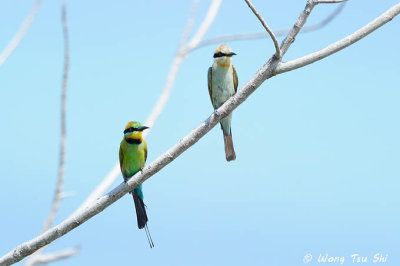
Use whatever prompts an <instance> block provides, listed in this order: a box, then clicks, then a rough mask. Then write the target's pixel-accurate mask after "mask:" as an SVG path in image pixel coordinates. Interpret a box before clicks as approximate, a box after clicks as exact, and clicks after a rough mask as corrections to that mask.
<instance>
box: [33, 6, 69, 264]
mask: <svg viewBox="0 0 400 266" xmlns="http://www.w3.org/2000/svg"><path fill="white" fill-rule="evenodd" d="M61 21H62V26H63V33H64V74H63V82H62V89H61V108H60V109H61V110H60V120H61V130H60V154H59V165H58V178H57V184H56V190H55V193H54V198H53V203H52V206H51V210H50V213H49V215H48V217H47V219H46V221H45V223H44V227H43V232H46V231H47V230H48V229H49V228H50V227H51V225H52V223H53V221H54V218H55V216H56V214H57V211H58V208H59V206H60V202H61V198H62V196H63V193H62V191H63V187H64V175H65V149H66V108H67V105H66V100H67V89H68V71H69V38H68V24H67V10H66V7H65V4H64V5H63V6H62V11H61ZM43 251H44V248H41V249H39V250H38V251H37V252H35V253H34V254H33V255H32V256H31V257H30V258H29V259H28V260H27V262H26V263H25V265H26V266H32V265H36V264H40V263H42V264H43V263H47V262H50V261H55V260H57V258H66V257H67V256H68V254H70V255H69V256H72V255H74V254H75V253H76V252H77V248H74V249H71V250H66V251H61V252H57V253H54V254H48V255H43V254H42V252H43ZM47 260H49V261H47Z"/></svg>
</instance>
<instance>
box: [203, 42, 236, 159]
mask: <svg viewBox="0 0 400 266" xmlns="http://www.w3.org/2000/svg"><path fill="white" fill-rule="evenodd" d="M233 55H236V54H235V53H234V52H232V50H231V49H230V48H229V47H228V45H226V44H221V45H220V46H218V48H217V50H215V53H214V64H213V65H212V67H210V68H209V69H208V92H209V94H210V98H211V103H212V105H213V107H214V110H215V109H218V108H219V107H220V106H221V105H222V104H224V103H225V102H226V101H227V100H228V99H229V98H230V97H231V96H232V95H234V94H235V93H236V91H237V86H238V76H237V73H236V69H235V68H234V67H233V65H232V64H231V63H232V56H233ZM231 121H232V113H230V114H229V115H227V116H226V117H225V118H223V119H221V121H220V123H221V129H222V132H223V133H224V144H225V156H226V160H227V161H228V162H229V161H232V160H235V159H236V154H235V149H234V148H233V141H232V129H231Z"/></svg>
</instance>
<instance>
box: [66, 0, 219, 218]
mask: <svg viewBox="0 0 400 266" xmlns="http://www.w3.org/2000/svg"><path fill="white" fill-rule="evenodd" d="M221 2H222V0H213V1H212V3H211V4H210V7H209V8H208V11H207V14H206V16H205V18H204V20H203V23H202V24H201V25H200V27H199V29H198V30H197V32H196V33H195V34H194V37H193V38H192V39H191V40H190V41H188V42H187V39H188V36H189V34H190V31H191V28H192V26H193V20H194V16H195V11H196V9H197V5H198V0H195V1H194V2H193V8H192V12H191V15H190V16H189V18H188V21H187V23H186V29H185V32H184V34H183V37H182V40H181V42H180V45H179V48H178V51H177V52H176V54H175V58H174V60H173V61H172V64H171V68H170V70H169V73H168V76H167V80H166V82H165V85H164V88H163V90H162V92H161V95H160V97H159V98H158V100H157V102H156V104H155V105H154V107H153V110H152V111H151V113H150V115H149V116H148V118H147V120H146V122H145V125H146V126H148V127H150V128H151V127H153V125H154V124H155V122H156V121H157V119H158V117H159V116H160V115H161V113H162V111H163V110H164V107H165V105H166V104H167V102H168V99H169V96H170V95H171V92H172V88H173V86H174V84H175V79H176V76H177V75H178V72H179V69H180V67H181V65H182V63H183V61H184V59H185V58H186V56H187V54H188V53H189V52H190V51H191V49H187V47H196V46H197V45H198V44H199V43H200V41H201V39H202V38H203V36H204V34H205V33H206V32H207V30H208V29H209V27H210V26H211V24H212V23H213V21H214V19H215V17H216V15H217V12H218V9H219V7H220V5H221ZM149 133H150V130H146V131H145V132H144V133H143V135H144V137H146V136H147V135H148V134H149ZM120 173H121V170H120V168H119V163H116V164H115V165H114V167H113V168H112V169H111V171H110V172H109V173H108V174H107V175H106V177H105V178H104V179H103V181H101V183H100V184H99V185H98V186H97V187H96V188H95V190H94V191H93V192H92V193H91V194H90V195H89V196H88V197H87V198H86V200H85V201H84V202H83V203H82V204H81V206H79V208H78V209H77V210H76V211H75V212H74V213H73V214H72V215H71V216H73V215H75V214H76V213H79V212H80V211H82V210H83V209H84V208H85V206H86V205H87V204H89V203H91V202H93V201H94V200H96V199H97V198H98V197H100V196H101V195H103V194H104V193H105V192H106V191H107V190H108V189H109V188H110V187H111V185H112V184H113V183H114V182H115V180H116V179H117V178H118V176H119V175H120Z"/></svg>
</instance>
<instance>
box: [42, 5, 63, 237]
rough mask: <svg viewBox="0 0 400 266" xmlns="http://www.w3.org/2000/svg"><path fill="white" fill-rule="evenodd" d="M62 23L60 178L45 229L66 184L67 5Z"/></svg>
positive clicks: (44, 229)
mask: <svg viewBox="0 0 400 266" xmlns="http://www.w3.org/2000/svg"><path fill="white" fill-rule="evenodd" d="M62 25H63V32H64V74H63V82H62V90H61V112H60V113H61V132H60V154H59V156H60V157H59V166H58V178H57V185H56V191H55V193H54V199H53V204H52V207H51V211H50V214H49V216H48V217H47V220H46V222H45V224H44V228H43V231H46V230H47V229H49V228H50V226H51V224H52V223H53V221H54V218H55V216H56V213H57V210H58V207H59V205H60V199H61V193H62V190H63V186H64V174H65V149H66V143H65V141H66V121H65V120H66V107H67V106H66V100H67V88H68V69H69V44H68V25H67V18H66V8H65V5H63V6H62Z"/></svg>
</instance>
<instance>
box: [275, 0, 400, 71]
mask: <svg viewBox="0 0 400 266" xmlns="http://www.w3.org/2000/svg"><path fill="white" fill-rule="evenodd" d="M399 13H400V3H399V4H397V5H395V6H394V7H392V8H391V9H390V10H388V11H386V12H385V13H384V14H382V15H381V16H379V17H378V18H376V19H374V20H373V21H371V22H370V23H368V24H367V25H365V26H364V27H362V28H361V29H359V30H357V31H356V32H354V33H352V34H350V35H348V36H347V37H345V38H343V39H341V40H339V41H337V42H335V43H332V44H330V45H328V46H327V47H325V48H323V49H321V50H319V51H317V52H314V53H311V54H309V55H306V56H303V57H301V58H298V59H294V60H291V61H289V62H286V63H280V64H279V65H278V67H277V69H276V73H277V74H280V73H284V72H287V71H291V70H294V69H297V68H300V67H303V66H306V65H309V64H311V63H314V62H316V61H318V60H321V59H323V58H325V57H327V56H329V55H331V54H334V53H336V52H338V51H340V50H342V49H344V48H346V47H348V46H350V45H352V44H353V43H355V42H357V41H359V40H361V39H362V38H364V37H365V36H367V35H368V34H370V33H372V32H373V31H375V30H376V29H378V28H379V27H381V26H382V25H384V24H386V23H387V22H389V21H391V20H392V19H393V18H394V17H395V16H396V15H398V14H399Z"/></svg>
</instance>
